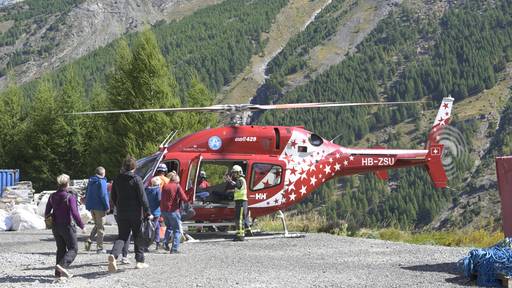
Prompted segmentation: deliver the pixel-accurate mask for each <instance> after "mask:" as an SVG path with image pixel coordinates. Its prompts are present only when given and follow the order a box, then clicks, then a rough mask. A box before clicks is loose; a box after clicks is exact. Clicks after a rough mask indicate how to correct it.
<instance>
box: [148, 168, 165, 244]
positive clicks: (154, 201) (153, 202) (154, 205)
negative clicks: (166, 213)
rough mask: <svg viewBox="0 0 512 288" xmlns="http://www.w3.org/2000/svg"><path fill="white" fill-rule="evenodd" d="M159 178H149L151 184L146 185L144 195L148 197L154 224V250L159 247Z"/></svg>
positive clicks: (160, 195)
mask: <svg viewBox="0 0 512 288" xmlns="http://www.w3.org/2000/svg"><path fill="white" fill-rule="evenodd" d="M160 182H161V180H160V178H158V177H153V178H152V179H151V186H149V187H146V196H147V198H148V203H149V208H150V210H151V215H153V217H154V218H153V223H154V224H155V244H156V247H155V250H158V249H160V200H161V199H162V193H161V190H160ZM144 252H148V247H145V250H144Z"/></svg>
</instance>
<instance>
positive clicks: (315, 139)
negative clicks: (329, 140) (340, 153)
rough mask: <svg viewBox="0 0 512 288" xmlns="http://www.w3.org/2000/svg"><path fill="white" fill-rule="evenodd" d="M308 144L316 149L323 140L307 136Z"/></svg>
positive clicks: (314, 136) (318, 137)
mask: <svg viewBox="0 0 512 288" xmlns="http://www.w3.org/2000/svg"><path fill="white" fill-rule="evenodd" d="M309 143H311V145H313V146H317V147H318V146H320V145H322V144H323V143H324V140H323V139H322V137H320V136H318V135H316V134H311V136H309Z"/></svg>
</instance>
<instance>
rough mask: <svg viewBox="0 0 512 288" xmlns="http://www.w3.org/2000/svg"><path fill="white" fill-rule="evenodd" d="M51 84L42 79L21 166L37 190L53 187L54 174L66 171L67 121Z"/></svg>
mask: <svg viewBox="0 0 512 288" xmlns="http://www.w3.org/2000/svg"><path fill="white" fill-rule="evenodd" d="M55 99H56V96H55V91H54V89H53V86H52V85H51V83H50V82H49V81H47V80H42V81H41V82H40V83H39V86H38V90H37V94H36V97H35V98H34V99H33V102H32V105H31V107H30V115H29V118H28V126H27V129H26V130H25V131H26V133H24V137H23V138H24V146H25V152H24V153H23V155H20V158H21V159H23V160H22V163H20V168H21V169H22V171H26V172H24V173H25V175H26V176H27V178H28V179H30V180H31V181H32V182H33V183H34V186H35V187H36V190H39V189H53V188H54V187H55V185H54V183H55V177H56V176H57V175H59V174H61V173H67V172H68V171H66V169H65V165H64V162H63V161H62V157H63V156H64V154H65V153H67V151H68V147H67V141H66V137H67V134H66V131H67V127H66V123H65V121H64V118H63V115H62V111H59V110H58V105H57V104H56V102H55Z"/></svg>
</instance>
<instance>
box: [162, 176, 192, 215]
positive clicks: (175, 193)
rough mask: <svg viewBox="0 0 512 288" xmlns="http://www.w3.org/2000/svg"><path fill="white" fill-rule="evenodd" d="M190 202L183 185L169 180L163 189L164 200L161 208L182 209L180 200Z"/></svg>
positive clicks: (167, 210)
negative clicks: (182, 187)
mask: <svg viewBox="0 0 512 288" xmlns="http://www.w3.org/2000/svg"><path fill="white" fill-rule="evenodd" d="M181 201H185V202H188V198H187V195H186V194H185V192H183V189H181V186H180V185H179V184H177V183H175V182H169V183H167V184H165V185H164V188H163V189H162V200H161V201H160V210H161V211H162V212H164V211H165V212H174V211H176V210H179V209H180V204H181V203H180V202H181Z"/></svg>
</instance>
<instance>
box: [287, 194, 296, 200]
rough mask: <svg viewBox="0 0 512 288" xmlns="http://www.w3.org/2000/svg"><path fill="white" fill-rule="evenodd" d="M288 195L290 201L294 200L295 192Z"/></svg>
mask: <svg viewBox="0 0 512 288" xmlns="http://www.w3.org/2000/svg"><path fill="white" fill-rule="evenodd" d="M288 196H289V197H290V201H295V196H296V195H295V193H292V194H290V195H288Z"/></svg>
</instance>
